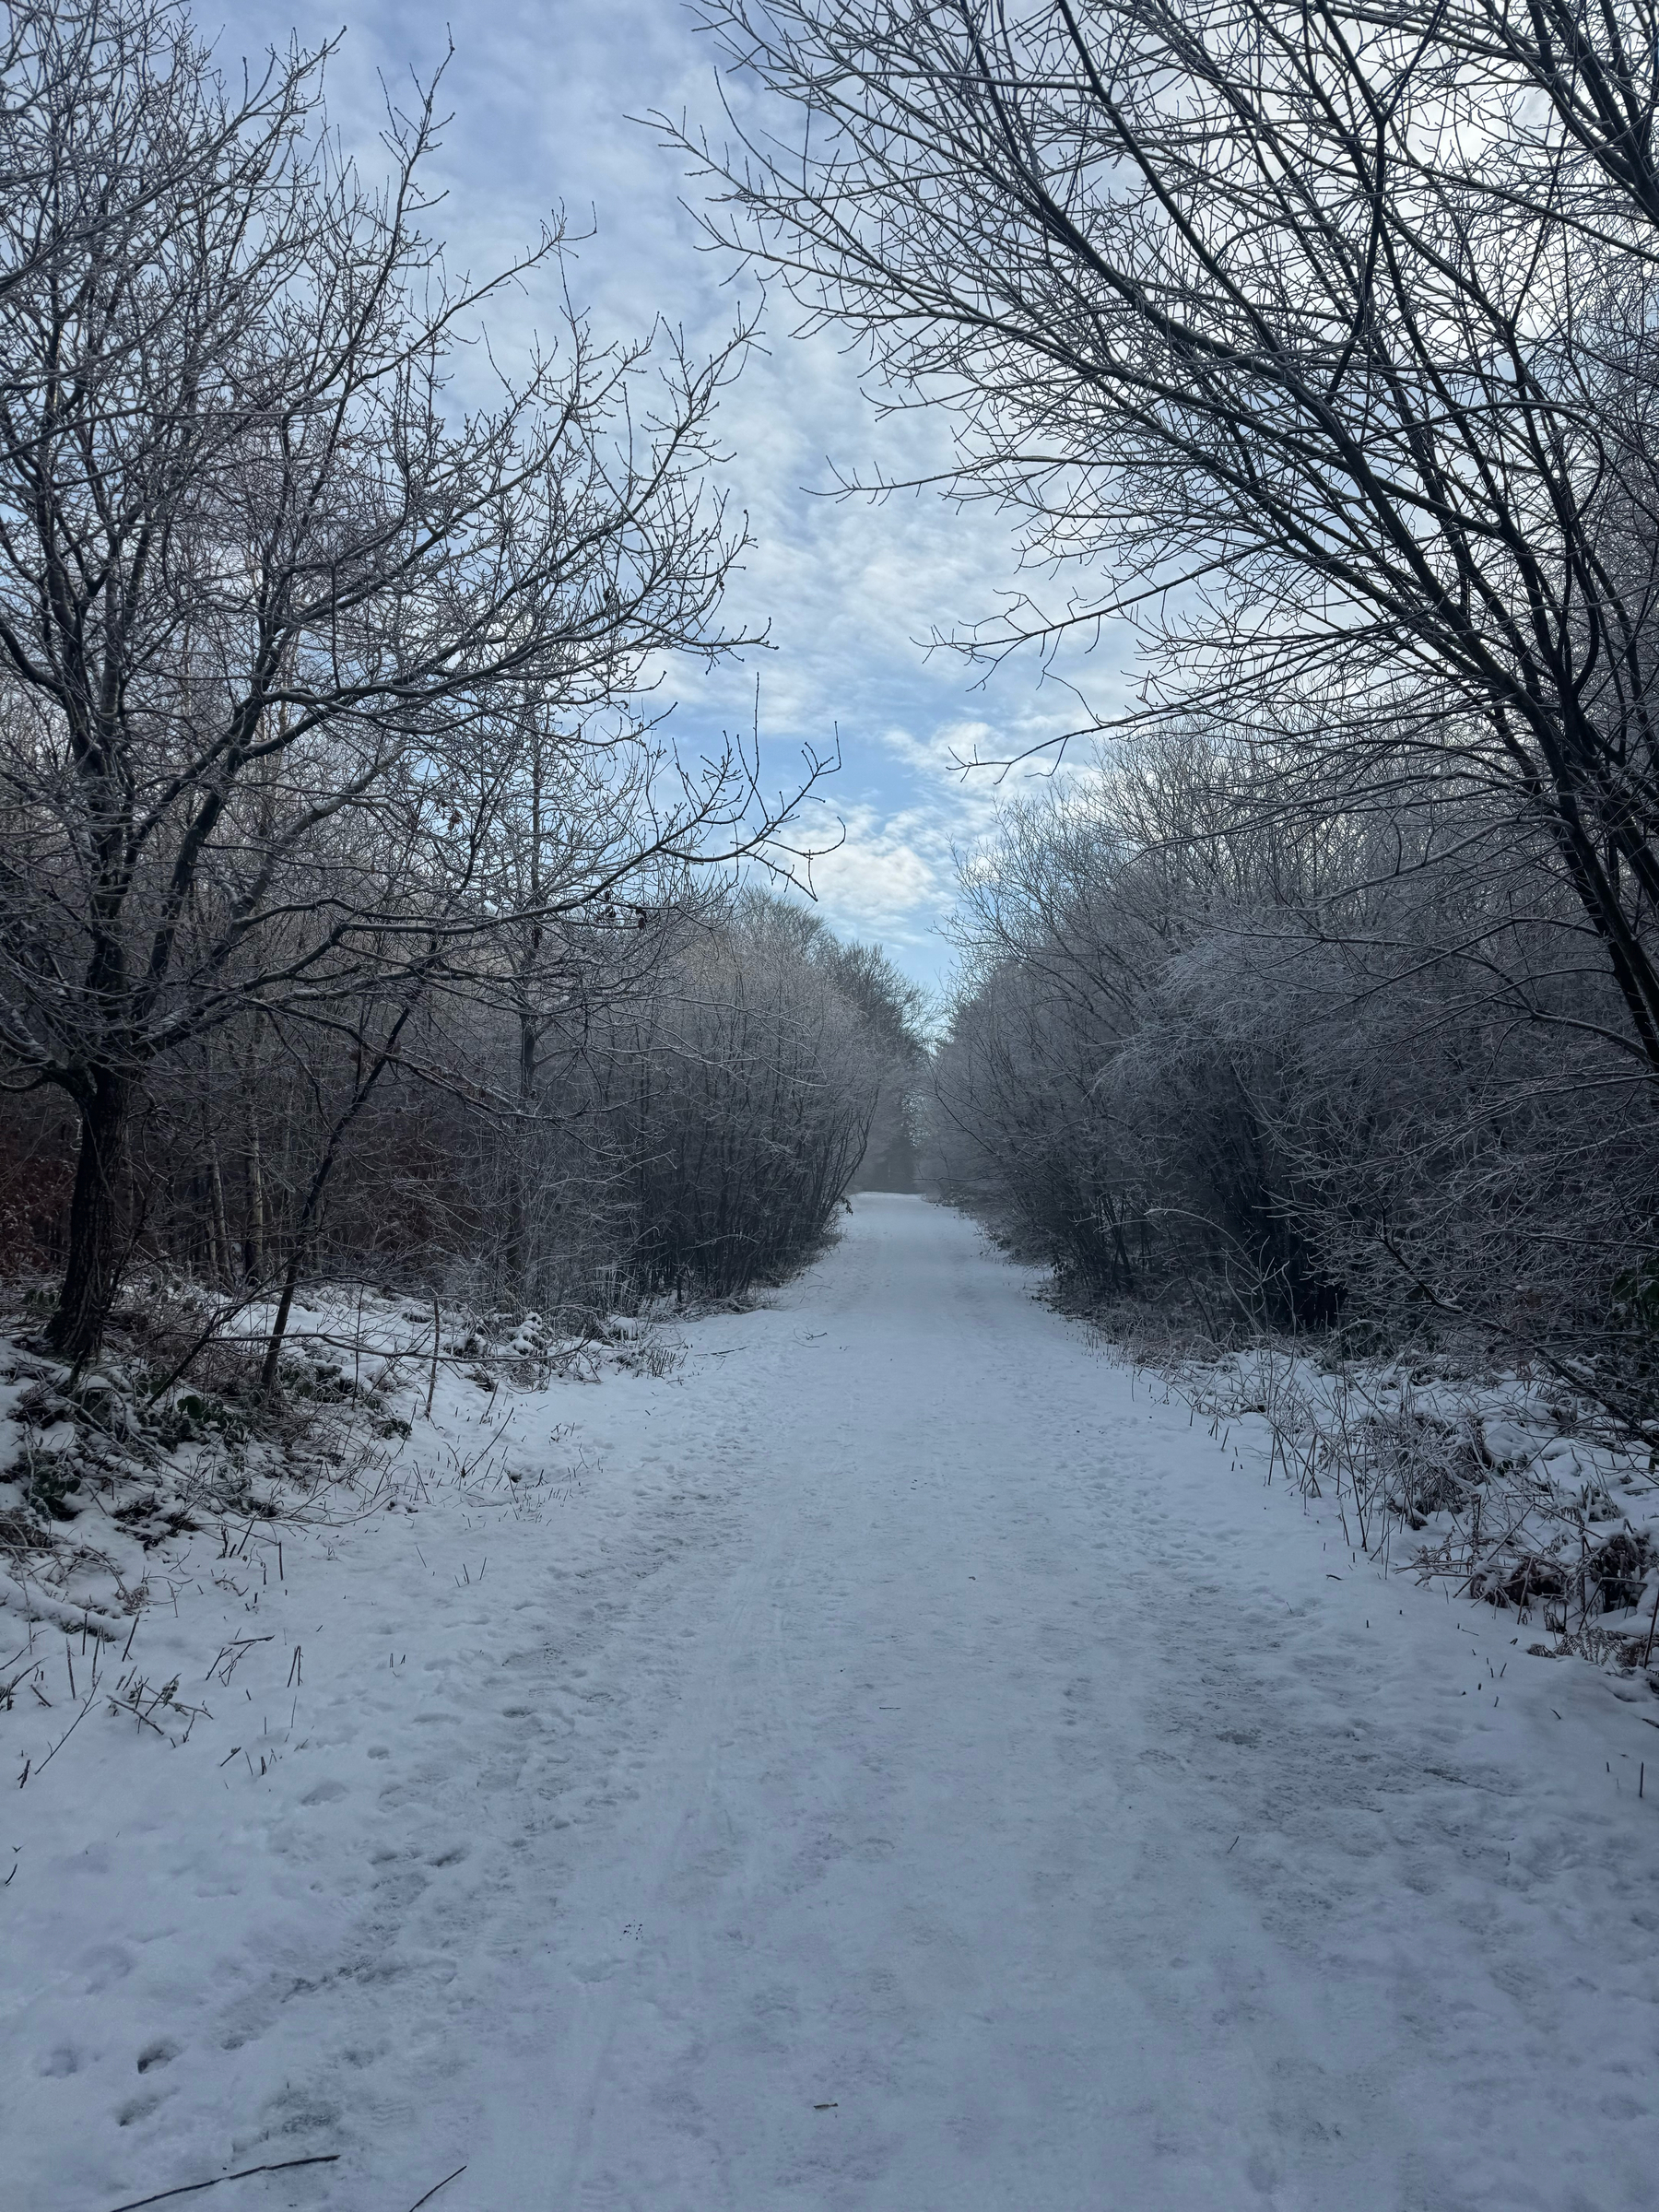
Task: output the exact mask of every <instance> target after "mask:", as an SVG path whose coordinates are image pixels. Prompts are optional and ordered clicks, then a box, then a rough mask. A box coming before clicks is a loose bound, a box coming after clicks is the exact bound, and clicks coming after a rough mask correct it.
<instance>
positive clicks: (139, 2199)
mask: <svg viewBox="0 0 1659 2212" xmlns="http://www.w3.org/2000/svg"><path fill="white" fill-rule="evenodd" d="M339 2156H340V2154H339V2152H338V2151H337V2150H325V2151H324V2152H323V2154H322V2156H321V2157H320V2158H314V2159H277V2162H276V2164H275V2165H269V2166H244V2167H243V2168H242V2169H241V2172H240V2173H216V2174H215V2175H214V2177H213V2179H212V2180H211V2181H210V2182H184V2183H181V2185H180V2186H179V2187H178V2188H177V2189H160V2190H158V2191H157V2193H156V2194H155V2195H154V2196H135V2197H133V2198H131V2199H130V2200H129V2201H128V2202H127V2203H126V2204H124V2205H116V2206H113V2207H112V2212H140V2207H141V2206H144V2205H160V2204H165V2203H166V2201H167V2199H168V2198H169V2197H170V2196H193V2195H194V2194H195V2192H196V2191H197V2190H198V2189H217V2188H218V2185H219V2183H221V2182H245V2181H246V2180H247V2178H248V2176H249V2175H250V2174H251V2173H291V2172H292V2171H293V2169H294V2168H295V2167H296V2166H332V2165H334V2164H335V2161H336V2160H337V2159H338V2158H339ZM462 2171H464V2172H465V2168H463V2169H462ZM454 2178H455V2177H454V2175H453V2174H452V2175H451V2176H450V2179H451V2180H452V2181H453V2180H454ZM440 2186H441V2184H440ZM420 2201H421V2203H422V2204H425V2202H426V2199H425V2197H422V2198H421V2200H420Z"/></svg>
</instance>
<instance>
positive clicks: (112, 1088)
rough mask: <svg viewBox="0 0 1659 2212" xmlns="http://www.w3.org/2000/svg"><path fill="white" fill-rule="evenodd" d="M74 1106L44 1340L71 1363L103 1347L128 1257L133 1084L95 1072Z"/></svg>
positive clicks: (104, 1071)
mask: <svg viewBox="0 0 1659 2212" xmlns="http://www.w3.org/2000/svg"><path fill="white" fill-rule="evenodd" d="M79 1103H80V1117H81V1125H80V1154H79V1157H78V1159H76V1167H75V1192H74V1195H73V1196H72V1197H71V1199H70V1202H69V1258H68V1263H67V1265H66V1266H65V1270H64V1283H63V1288H62V1289H61V1290H60V1291H59V1292H58V1302H57V1311H56V1312H55V1313H53V1317H52V1320H51V1322H50V1324H48V1327H47V1331H46V1335H47V1341H48V1342H49V1343H50V1344H51V1346H52V1347H53V1350H54V1351H58V1352H62V1353H63V1354H64V1355H65V1357H66V1358H68V1359H73V1360H74V1361H75V1362H76V1365H78V1364H79V1363H80V1362H81V1361H82V1360H85V1359H92V1358H93V1357H94V1356H95V1355H96V1354H97V1352H98V1350H99V1347H100V1345H101V1344H102V1342H103V1332H104V1324H105V1323H106V1322H107V1321H108V1319H109V1317H110V1308H111V1307H112V1305H113V1304H114V1302H115V1292H116V1290H117V1288H119V1286H120V1281H121V1269H122V1265H123V1264H124V1261H125V1258H126V1250H125V1246H126V1233H127V1216H128V1210H129V1204H128V1201H129V1191H128V1158H127V1135H128V1129H129V1124H130V1122H131V1116H132V1106H133V1087H132V1084H131V1082H130V1081H129V1080H128V1078H127V1077H124V1076H118V1075H116V1074H114V1073H113V1072H112V1070H110V1069H108V1068H105V1069H100V1071H99V1073H98V1074H97V1075H96V1076H95V1077H93V1079H92V1086H91V1089H90V1091H89V1092H88V1096H87V1097H86V1098H84V1099H83V1100H80V1101H79Z"/></svg>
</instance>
